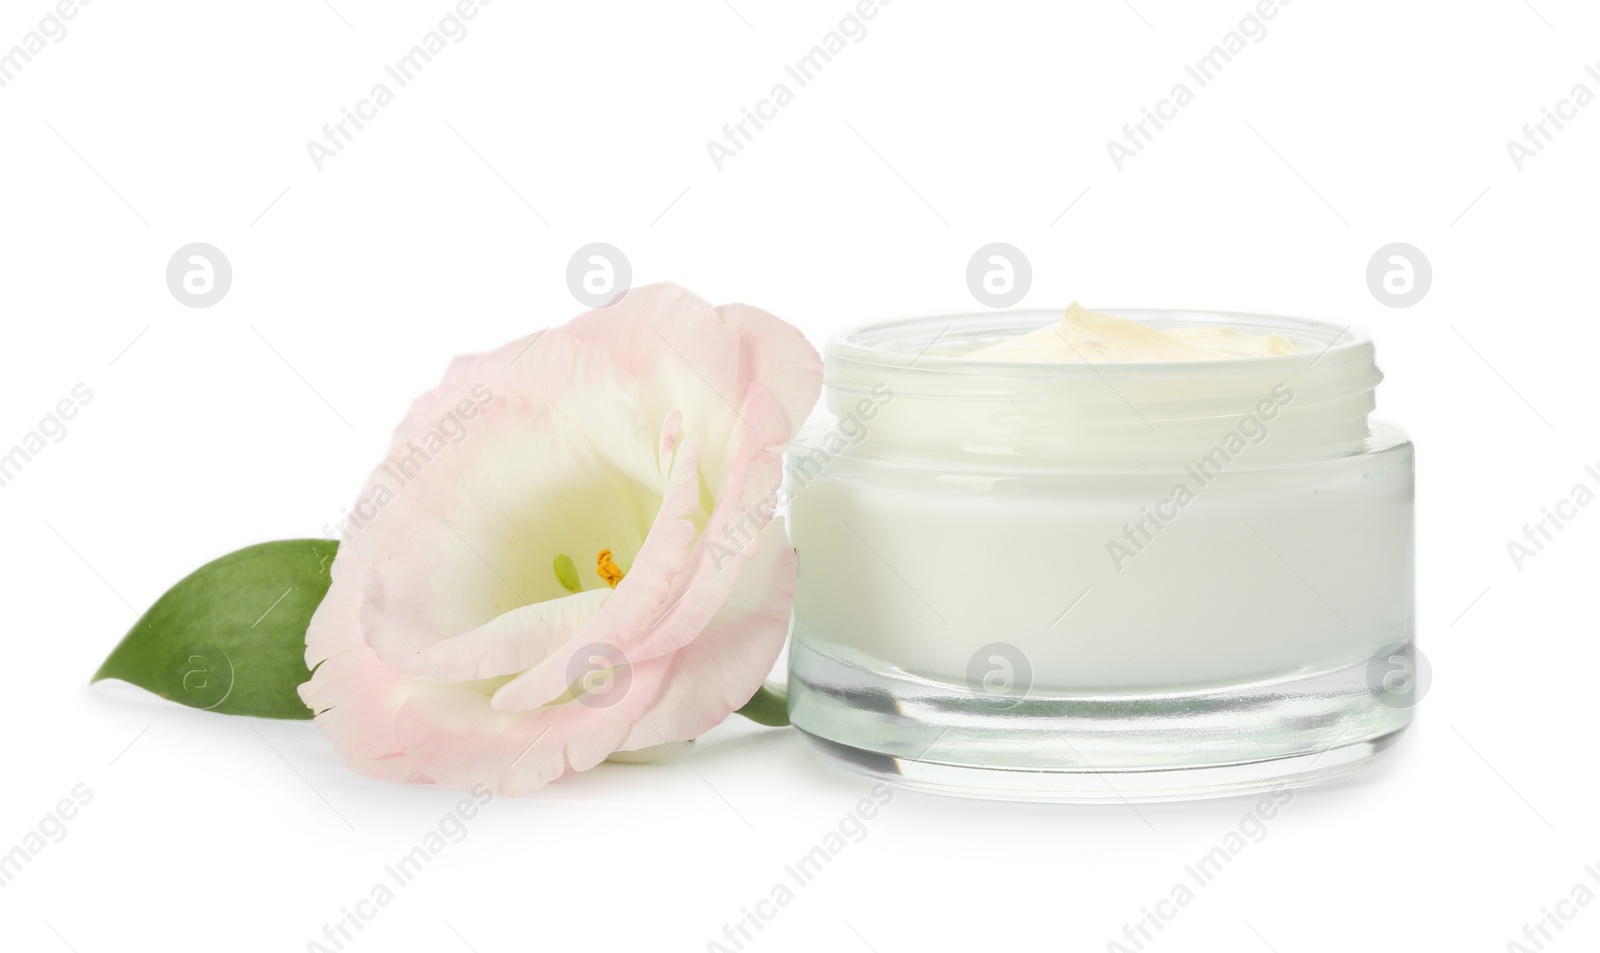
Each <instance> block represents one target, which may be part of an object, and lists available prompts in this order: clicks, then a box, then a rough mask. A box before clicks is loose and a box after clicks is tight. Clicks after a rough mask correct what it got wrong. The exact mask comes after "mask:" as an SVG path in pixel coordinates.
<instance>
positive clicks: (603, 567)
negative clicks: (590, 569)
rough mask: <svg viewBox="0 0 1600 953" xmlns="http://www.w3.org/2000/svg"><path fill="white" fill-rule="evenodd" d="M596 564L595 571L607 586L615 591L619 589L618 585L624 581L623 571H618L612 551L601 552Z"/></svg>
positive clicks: (595, 561)
mask: <svg viewBox="0 0 1600 953" xmlns="http://www.w3.org/2000/svg"><path fill="white" fill-rule="evenodd" d="M594 563H595V566H594V571H595V572H596V573H599V575H600V578H601V579H604V580H605V581H606V585H608V586H610V587H611V588H613V589H615V588H617V583H619V582H621V581H622V570H621V569H618V568H617V564H616V563H615V562H613V561H612V559H611V550H609V549H602V550H600V555H598V556H596V557H595V560H594Z"/></svg>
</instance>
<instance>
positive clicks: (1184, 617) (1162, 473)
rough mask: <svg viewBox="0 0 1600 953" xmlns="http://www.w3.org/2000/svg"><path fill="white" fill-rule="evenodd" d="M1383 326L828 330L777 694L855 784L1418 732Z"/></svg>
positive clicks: (984, 783) (1137, 783)
mask: <svg viewBox="0 0 1600 953" xmlns="http://www.w3.org/2000/svg"><path fill="white" fill-rule="evenodd" d="M1381 376H1382V375H1381V374H1380V373H1379V371H1378V369H1377V367H1376V365H1375V364H1374V358H1373V345H1372V341H1371V339H1370V338H1369V337H1367V336H1366V335H1364V334H1362V333H1359V332H1356V331H1354V330H1352V329H1350V328H1341V327H1339V326H1336V325H1332V324H1325V323H1321V322H1316V321H1309V320H1301V319H1295V318H1279V317H1263V316H1256V315H1242V314H1219V313H1195V312H1175V311H1117V312H1113V313H1108V314H1104V315H1102V314H1095V313H1093V312H1087V311H1084V310H1083V309H1080V308H1077V307H1076V306H1074V307H1073V308H1071V309H1069V310H1068V312H1067V313H1066V315H1065V317H1063V315H1062V314H1061V313H1060V312H1053V313H1052V312H1005V313H990V314H977V315H961V316H953V317H938V318H917V319H910V320H901V321H892V322H886V323H881V324H873V325H868V326H865V327H860V328H857V329H855V330H852V331H849V332H846V333H844V334H842V335H840V336H839V337H837V338H835V339H834V340H833V341H832V342H831V343H830V344H829V345H828V347H827V351H826V372H825V378H824V400H825V403H826V409H827V411H828V412H829V414H830V415H831V417H830V419H826V420H824V421H822V422H820V423H814V424H813V425H811V427H809V428H808V429H807V431H806V433H805V434H804V435H803V436H802V438H801V440H800V441H799V442H797V443H796V445H795V447H794V448H793V449H792V450H791V451H790V455H789V458H788V477H789V480H788V486H787V492H788V494H789V497H790V513H791V521H792V534H793V539H794V544H795V548H796V550H797V551H798V553H799V561H800V568H799V578H798V582H797V585H796V593H795V604H794V615H795V624H794V625H795V627H794V640H793V644H792V646H791V648H790V659H789V706H790V717H791V719H792V720H793V722H794V724H795V725H796V726H797V727H798V728H800V729H801V730H802V731H803V732H804V733H805V734H806V736H807V737H808V738H809V739H810V740H812V741H813V742H814V743H815V744H816V745H817V746H818V747H819V748H820V749H821V750H823V751H824V752H825V753H827V754H828V755H829V756H831V757H832V758H834V759H836V760H837V761H838V762H839V763H841V764H842V765H843V766H845V767H847V768H848V769H850V770H853V771H856V772H860V773H866V774H869V775H872V776H875V777H879V778H882V779H884V780H888V781H891V782H894V783H898V784H901V785H904V786H907V787H913V788H921V789H925V790H931V791H936V792H943V793H950V794H962V795H969V796H980V797H1002V798H1018V799H1039V800H1067V801H1117V800H1140V799H1143V800H1161V799H1177V798H1190V797H1205V796H1220V795H1227V794H1238V793H1246V792H1253V791H1260V790H1268V789H1272V788H1278V787H1284V786H1295V785H1303V784H1310V783H1314V782H1319V781H1324V780H1329V779H1332V778H1335V777H1340V776H1343V775H1345V774H1348V773H1349V772H1351V771H1353V770H1355V769H1357V768H1360V767H1362V766H1364V765H1366V764H1368V763H1370V761H1371V759H1372V758H1373V757H1374V756H1375V755H1377V754H1378V753H1379V752H1381V751H1383V750H1384V749H1385V748H1386V747H1387V746H1388V745H1389V744H1390V743H1391V742H1392V741H1393V740H1394V738H1395V737H1396V735H1397V734H1398V733H1399V732H1400V731H1401V730H1402V729H1403V728H1404V727H1405V726H1406V724H1407V723H1408V722H1409V720H1410V716H1411V710H1410V706H1411V704H1412V702H1413V701H1414V698H1415V697H1416V696H1415V688H1416V675H1417V673H1416V672H1415V670H1414V665H1415V662H1416V658H1415V655H1414V649H1413V648H1412V635H1413V583H1412V578H1413V567H1412V560H1413V555H1412V553H1413V546H1412V498H1413V479H1412V446H1411V443H1410V442H1409V441H1408V440H1407V439H1406V437H1405V436H1404V434H1402V433H1401V432H1400V431H1398V430H1397V429H1395V428H1393V427H1390V426H1388V425H1385V424H1381V423H1377V422H1375V421H1372V420H1370V419H1369V417H1368V415H1369V413H1370V412H1371V411H1372V409H1373V406H1374V389H1375V388H1376V386H1377V384H1378V382H1379V380H1380V379H1381Z"/></svg>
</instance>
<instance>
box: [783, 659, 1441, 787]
mask: <svg viewBox="0 0 1600 953" xmlns="http://www.w3.org/2000/svg"><path fill="white" fill-rule="evenodd" d="M843 655H844V653H839V654H835V653H832V652H821V651H818V650H817V649H816V648H815V647H814V643H813V642H812V641H811V640H809V639H806V638H803V637H802V638H797V639H796V641H795V642H794V644H793V645H792V647H791V651H790V659H789V663H790V669H789V714H790V718H791V720H792V721H793V723H794V725H795V727H796V728H799V729H800V730H801V732H802V733H803V734H804V736H805V737H806V738H807V740H808V741H810V742H811V743H812V744H813V745H814V746H815V747H816V748H817V749H819V750H820V751H821V752H822V753H824V754H825V755H826V756H828V758H829V760H831V761H833V762H834V763H835V764H836V765H837V766H839V767H841V768H843V769H844V770H846V771H848V772H851V773H854V774H857V775H864V776H867V777H871V778H874V779H876V780H881V781H885V782H888V783H891V784H895V785H897V786H900V787H905V788H910V789H914V790H921V791H928V792H932V793H939V794H949V795H954V796H960V797H977V798H997V799H1004V800H1022V801H1066V802H1080V803H1117V802H1128V801H1174V800H1189V799H1199V798H1211V797H1228V796H1232V795H1240V794H1249V793H1255V792H1260V791H1270V790H1275V789H1279V788H1287V787H1305V786H1308V785H1313V784H1323V783H1327V782H1330V781H1335V780H1338V779H1342V778H1345V777H1347V776H1349V775H1351V774H1354V773H1356V772H1358V771H1361V770H1362V769H1364V768H1366V767H1368V766H1369V765H1372V764H1373V763H1374V762H1375V761H1376V760H1377V759H1378V758H1379V756H1380V755H1381V754H1382V753H1383V752H1384V751H1385V750H1387V749H1388V748H1389V747H1390V746H1391V745H1392V744H1393V742H1394V740H1395V739H1396V738H1397V737H1398V736H1399V734H1400V732H1401V731H1402V730H1404V728H1405V727H1406V726H1407V725H1408V724H1409V723H1410V721H1411V709H1410V707H1408V706H1406V705H1403V704H1400V703H1399V702H1397V700H1396V699H1397V696H1395V695H1392V694H1388V693H1386V692H1384V691H1383V690H1381V689H1382V686H1384V685H1387V684H1389V683H1388V682H1385V681H1383V680H1382V679H1381V678H1379V677H1376V674H1375V673H1381V671H1383V670H1382V669H1379V668H1375V667H1374V663H1373V661H1372V660H1371V659H1370V658H1369V657H1367V656H1362V657H1359V658H1352V659H1345V660H1342V661H1339V662H1330V663H1328V664H1326V665H1323V666H1314V667H1309V668H1307V669H1304V670H1297V671H1294V672H1288V673H1281V674H1278V675H1275V676H1271V677H1263V678H1256V679H1249V680H1241V681H1240V682H1238V683H1231V684H1211V685H1205V686H1186V687H1182V688H1167V689H1156V688H1150V689H1147V690H1131V689H1119V690H1117V691H1087V690H1084V691H1040V690H1034V691H1030V692H1028V693H1027V694H1026V695H1023V696H1019V697H1014V698H1012V697H999V698H996V697H994V696H985V695H983V694H981V693H978V692H975V691H973V690H972V689H971V688H969V687H967V686H966V685H962V684H959V683H953V682H949V681H944V680H939V679H932V678H927V677H923V676H918V675H913V674H910V673H907V672H904V671H901V670H897V669H895V668H893V667H892V666H887V665H885V664H883V663H881V662H879V661H877V660H872V659H850V660H847V659H846V658H845V657H843ZM1380 657H1381V658H1387V656H1386V655H1384V654H1383V653H1380ZM1375 686H1376V687H1375Z"/></svg>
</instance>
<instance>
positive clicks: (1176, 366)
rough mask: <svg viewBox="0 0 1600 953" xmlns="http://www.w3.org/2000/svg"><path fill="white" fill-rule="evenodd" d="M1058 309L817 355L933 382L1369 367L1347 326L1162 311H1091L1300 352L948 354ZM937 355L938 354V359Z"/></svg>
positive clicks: (875, 329) (839, 337) (955, 319)
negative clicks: (1220, 331) (1277, 340)
mask: <svg viewBox="0 0 1600 953" xmlns="http://www.w3.org/2000/svg"><path fill="white" fill-rule="evenodd" d="M1064 311H1065V309H1064V308H1060V309H1017V310H1008V311H987V312H966V313H956V314H945V315H925V316H918V317H907V318H895V319H891V320H886V321H875V322H872V323H869V324H863V325H858V326H856V327H854V328H849V329H847V330H845V331H842V332H839V333H838V334H835V335H834V336H833V338H832V339H831V340H829V342H828V344H827V346H826V348H825V352H826V356H827V359H828V362H829V363H830V364H833V363H837V362H844V363H847V364H856V365H862V366H868V367H874V366H875V367H881V368H885V369H891V368H892V369H907V370H917V371H927V372H930V373H939V374H961V375H971V376H983V377H995V378H1007V377H1027V378H1038V377H1058V376H1072V375H1082V374H1091V373H1092V374H1097V375H1098V374H1104V373H1108V372H1109V373H1115V374H1117V375H1119V376H1120V375H1124V374H1138V375H1141V376H1143V375H1158V376H1162V377H1169V376H1173V377H1183V376H1193V375H1203V374H1212V373H1229V372H1244V373H1249V372H1252V371H1262V370H1267V369H1270V368H1281V369H1283V370H1291V369H1294V368H1297V367H1299V368H1306V367H1313V366H1316V365H1318V364H1323V365H1326V364H1339V363H1343V362H1344V361H1345V360H1348V359H1355V360H1364V361H1370V360H1371V359H1372V336H1371V335H1370V334H1369V333H1368V332H1366V331H1365V330H1363V329H1361V328H1358V327H1356V326H1355V325H1354V324H1345V325H1339V324H1335V323H1332V322H1329V321H1321V320H1317V319H1314V318H1299V317H1289V316H1285V315H1271V314H1255V313H1249V312H1234V311H1201V310H1190V309H1162V308H1099V309H1096V311H1097V312H1098V313H1101V314H1107V315H1111V316H1113V317H1118V318H1128V319H1131V320H1135V321H1140V322H1143V323H1145V324H1148V325H1150V326H1151V327H1155V328H1158V329H1160V328H1169V327H1183V326H1219V327H1228V328H1234V329H1236V330H1239V331H1243V332H1247V333H1252V334H1273V333H1276V334H1282V335H1285V336H1287V337H1289V338H1290V339H1291V340H1293V341H1294V342H1295V343H1296V344H1298V345H1300V346H1301V347H1302V348H1303V349H1302V350H1299V351H1295V352H1292V353H1289V354H1268V355H1259V356H1251V357H1226V358H1216V359H1209V360H1198V361H1114V362H1110V361H1108V362H1084V363H1064V362H1056V361H1006V360H992V359H990V360H986V359H983V358H973V357H969V356H966V355H964V354H961V353H949V351H951V350H953V349H954V348H955V347H959V346H962V345H971V344H973V343H975V342H981V343H997V342H998V341H999V340H1002V339H1004V338H1006V337H1014V336H1017V335H1021V334H1025V333H1027V332H1029V331H1033V330H1037V329H1039V328H1042V327H1044V326H1046V325H1047V324H1049V323H1051V322H1052V321H1055V320H1058V319H1059V318H1060V316H1061V315H1062V313H1063V312H1064ZM941 350H943V351H944V353H941Z"/></svg>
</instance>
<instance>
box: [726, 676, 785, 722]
mask: <svg viewBox="0 0 1600 953" xmlns="http://www.w3.org/2000/svg"><path fill="white" fill-rule="evenodd" d="M738 714H741V715H743V716H745V717H746V718H748V719H750V720H751V721H753V722H755V723H756V724H758V725H766V726H767V727H769V728H784V727H787V726H788V724H789V689H788V686H785V685H777V684H774V683H772V682H767V683H766V684H765V685H762V686H761V687H760V688H758V689H756V693H755V694H754V695H751V696H750V700H749V701H747V702H745V703H744V707H743V708H740V709H739V710H738Z"/></svg>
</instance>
